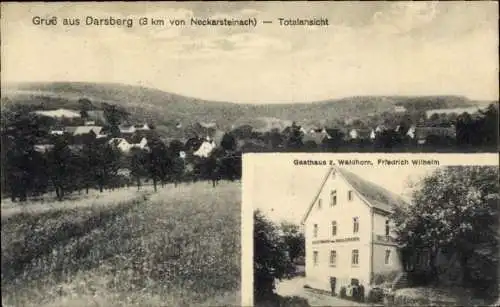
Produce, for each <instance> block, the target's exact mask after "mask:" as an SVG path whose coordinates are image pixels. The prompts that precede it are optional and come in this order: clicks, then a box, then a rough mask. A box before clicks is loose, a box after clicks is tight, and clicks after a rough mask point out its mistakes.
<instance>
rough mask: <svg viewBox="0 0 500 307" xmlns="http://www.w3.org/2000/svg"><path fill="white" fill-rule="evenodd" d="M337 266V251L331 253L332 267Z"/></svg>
mask: <svg viewBox="0 0 500 307" xmlns="http://www.w3.org/2000/svg"><path fill="white" fill-rule="evenodd" d="M336 265H337V251H334V250H332V251H330V266H336Z"/></svg>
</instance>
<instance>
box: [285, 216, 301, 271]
mask: <svg viewBox="0 0 500 307" xmlns="http://www.w3.org/2000/svg"><path fill="white" fill-rule="evenodd" d="M281 230H282V232H283V235H282V236H283V240H284V241H285V244H286V247H287V250H288V255H289V257H290V260H291V261H292V262H293V261H295V260H296V259H297V258H298V257H303V256H305V242H306V240H305V237H304V234H303V233H302V232H301V231H300V228H299V226H297V225H295V224H292V223H289V222H282V223H281Z"/></svg>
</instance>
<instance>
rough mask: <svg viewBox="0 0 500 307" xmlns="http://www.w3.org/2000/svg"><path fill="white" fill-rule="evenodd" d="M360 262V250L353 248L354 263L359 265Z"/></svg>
mask: <svg viewBox="0 0 500 307" xmlns="http://www.w3.org/2000/svg"><path fill="white" fill-rule="evenodd" d="M358 264H359V250H357V249H353V250H352V265H353V266H357V265H358Z"/></svg>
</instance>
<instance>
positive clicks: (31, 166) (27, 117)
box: [1, 110, 48, 201]
mask: <svg viewBox="0 0 500 307" xmlns="http://www.w3.org/2000/svg"><path fill="white" fill-rule="evenodd" d="M2 115H3V116H2V146H1V147H2V149H1V150H2V172H3V178H4V183H6V187H7V188H8V190H9V192H10V194H11V198H12V200H13V201H15V200H16V199H19V200H20V201H26V200H27V197H28V193H29V192H30V191H31V190H32V189H33V187H34V184H35V182H36V178H37V176H38V175H39V172H40V171H42V168H43V163H41V162H40V161H41V159H42V157H41V155H40V153H38V152H37V151H36V150H35V145H36V144H37V143H38V142H39V141H40V140H43V139H46V138H47V134H48V133H47V131H46V130H44V129H41V127H40V124H39V120H38V118H37V117H36V116H35V115H33V114H31V113H26V112H23V110H14V111H8V110H7V111H2Z"/></svg>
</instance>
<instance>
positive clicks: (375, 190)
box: [301, 167, 407, 224]
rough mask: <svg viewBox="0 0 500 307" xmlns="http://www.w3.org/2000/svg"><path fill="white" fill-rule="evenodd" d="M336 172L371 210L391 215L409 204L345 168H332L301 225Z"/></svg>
mask: <svg viewBox="0 0 500 307" xmlns="http://www.w3.org/2000/svg"><path fill="white" fill-rule="evenodd" d="M334 170H335V171H336V172H337V174H339V175H340V176H341V177H342V178H344V179H345V180H346V181H347V183H348V184H349V185H351V187H352V188H353V189H354V190H355V191H356V192H357V193H358V195H360V196H361V199H362V200H363V201H364V202H365V203H366V204H367V205H368V206H370V207H371V208H376V209H379V210H382V211H384V212H387V213H390V212H392V210H393V207H394V206H397V207H405V206H407V202H406V201H405V200H404V199H403V198H402V197H400V196H398V195H397V194H395V193H392V192H390V191H389V190H387V189H385V188H382V187H380V186H378V185H376V184H374V183H372V182H370V181H367V180H365V179H363V178H361V177H359V176H358V175H355V174H353V173H351V172H349V171H347V170H345V169H343V168H338V167H332V168H331V169H330V170H328V172H327V174H326V176H325V178H324V179H323V181H322V183H321V186H320V188H319V190H318V192H317V193H316V195H315V197H314V199H313V201H312V202H311V204H310V205H309V208H308V209H307V212H306V214H305V215H304V217H303V218H302V221H301V223H302V224H304V222H305V221H306V219H307V217H308V216H309V213H310V212H311V210H312V208H313V207H314V204H315V203H316V200H317V199H318V197H319V194H320V193H321V191H322V190H323V187H324V186H325V184H326V181H327V180H328V178H330V174H331V173H332V172H333V171H334Z"/></svg>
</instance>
